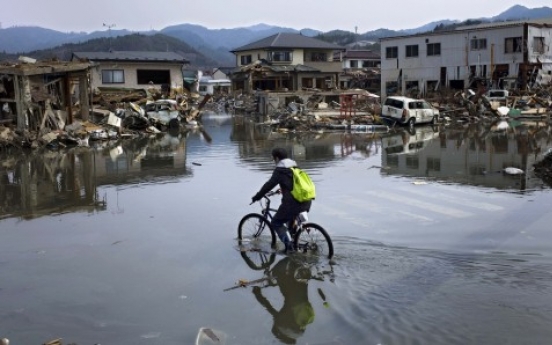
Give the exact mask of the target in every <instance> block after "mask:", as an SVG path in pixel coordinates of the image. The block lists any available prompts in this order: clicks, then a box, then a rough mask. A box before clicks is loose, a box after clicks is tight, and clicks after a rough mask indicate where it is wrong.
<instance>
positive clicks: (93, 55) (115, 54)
mask: <svg viewBox="0 0 552 345" xmlns="http://www.w3.org/2000/svg"><path fill="white" fill-rule="evenodd" d="M73 57H75V58H77V59H87V60H91V61H134V62H178V63H184V64H185V63H189V61H188V60H186V59H184V57H183V56H182V55H180V54H178V53H174V52H151V51H111V52H74V53H73Z"/></svg>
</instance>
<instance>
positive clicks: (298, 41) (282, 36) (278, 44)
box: [231, 32, 345, 53]
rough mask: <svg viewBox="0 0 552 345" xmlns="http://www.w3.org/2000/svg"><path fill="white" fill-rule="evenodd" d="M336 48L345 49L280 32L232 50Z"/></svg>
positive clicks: (233, 51)
mask: <svg viewBox="0 0 552 345" xmlns="http://www.w3.org/2000/svg"><path fill="white" fill-rule="evenodd" d="M273 48H280V49H286V48H288V49H296V48H304V49H334V50H343V49H345V48H344V47H342V46H339V45H337V44H333V43H328V42H324V41H321V40H318V39H316V38H312V37H308V36H303V35H301V34H294V33H282V32H281V33H279V34H275V35H272V36H269V37H266V38H263V39H261V40H258V41H255V42H252V43H249V44H246V45H244V46H241V47H239V48H236V49H234V50H231V52H232V53H235V52H241V51H247V50H256V49H273Z"/></svg>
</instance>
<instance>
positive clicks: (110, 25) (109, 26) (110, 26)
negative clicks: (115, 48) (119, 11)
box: [103, 23, 115, 51]
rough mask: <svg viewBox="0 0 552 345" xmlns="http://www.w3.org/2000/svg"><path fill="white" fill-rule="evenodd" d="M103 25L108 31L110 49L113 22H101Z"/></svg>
mask: <svg viewBox="0 0 552 345" xmlns="http://www.w3.org/2000/svg"><path fill="white" fill-rule="evenodd" d="M103 26H105V27H107V31H109V51H111V28H112V27H115V24H106V23H103Z"/></svg>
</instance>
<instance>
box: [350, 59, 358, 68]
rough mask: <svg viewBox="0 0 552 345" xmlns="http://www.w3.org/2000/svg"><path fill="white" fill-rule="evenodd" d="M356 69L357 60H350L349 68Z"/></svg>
mask: <svg viewBox="0 0 552 345" xmlns="http://www.w3.org/2000/svg"><path fill="white" fill-rule="evenodd" d="M357 67H358V60H351V68H357Z"/></svg>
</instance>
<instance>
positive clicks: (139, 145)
mask: <svg viewBox="0 0 552 345" xmlns="http://www.w3.org/2000/svg"><path fill="white" fill-rule="evenodd" d="M97 145H99V146H102V145H105V147H104V148H101V147H100V148H98V149H96V150H94V149H91V148H84V147H83V148H73V149H70V150H67V151H59V152H58V151H46V152H45V153H44V154H42V155H36V154H31V155H28V156H26V155H21V152H20V151H15V152H13V153H4V154H2V155H1V156H0V161H1V162H2V164H0V219H1V218H7V217H14V216H19V217H22V218H29V219H30V218H35V217H39V216H42V215H48V214H55V213H62V212H64V213H65V212H82V211H86V212H93V211H98V210H105V209H106V204H105V200H100V198H99V197H98V195H97V194H98V193H97V189H98V187H100V186H102V185H108V184H128V183H139V182H144V181H148V182H151V181H153V182H160V181H166V180H172V179H176V178H178V177H181V176H188V175H191V172H190V171H188V169H187V168H186V138H185V136H184V135H183V134H179V133H177V134H176V135H170V134H168V133H167V134H165V135H163V136H161V137H155V138H147V137H146V138H140V139H135V140H128V141H124V142H122V143H121V145H119V146H112V147H109V146H108V145H110V142H98V143H97Z"/></svg>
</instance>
